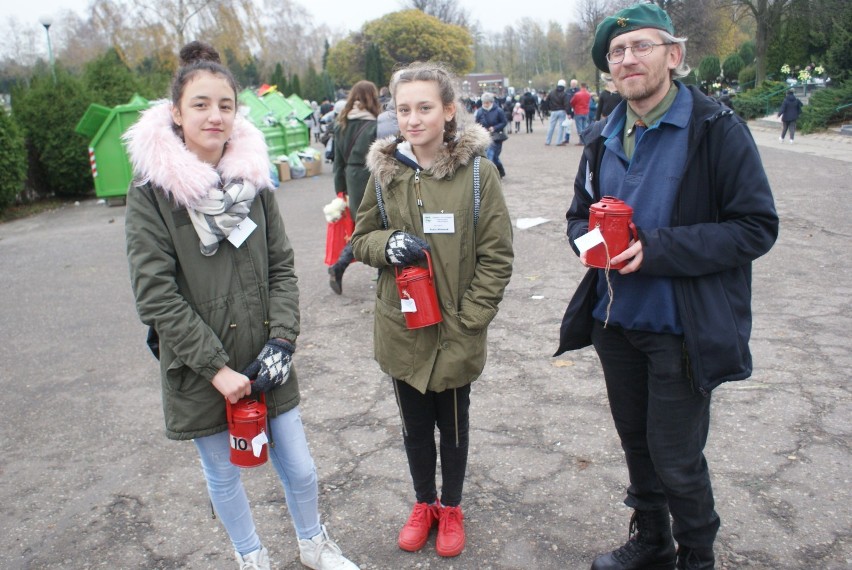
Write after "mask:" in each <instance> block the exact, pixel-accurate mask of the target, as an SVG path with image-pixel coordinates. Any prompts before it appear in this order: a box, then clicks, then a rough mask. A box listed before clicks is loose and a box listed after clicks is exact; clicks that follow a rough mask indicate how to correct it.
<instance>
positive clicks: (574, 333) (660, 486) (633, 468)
mask: <svg viewBox="0 0 852 570" xmlns="http://www.w3.org/2000/svg"><path fill="white" fill-rule="evenodd" d="M685 58H686V38H678V37H676V36H675V34H674V26H673V25H672V21H671V19H670V18H669V16H668V14H666V12H665V11H663V10H662V9H660V8H659V7H658V6H657V5H656V4H636V5H634V6H631V7H629V8H626V9H624V10H621V11H620V12H618V13H617V14H615V15H613V16H610V17H608V18H606V19H605V20H604V21H603V22H601V24H600V25H599V26H598V28H597V30H596V33H595V40H594V45H593V47H592V59H593V60H594V62H595V65H596V66H597V67H598V68H599V69H600V70H601V71H603V72H605V73H608V74H609V75H610V76H611V77H612V80H613V82H614V83H615V86H616V88H617V89H618V92H619V93H620V94H621V96H622V97H623V99H624V101H622V102H621V103H619V105H618V106H617V107H616V108H615V109H614V110H613V111H612V113H611V114H610V115H609V116H608V117H607V119H606V120H603V121H598V122H596V123H594V124H593V125H592V126H591V127H589V129H588V130H587V131H586V132H585V133H584V142H585V147H584V149H583V157H582V159H581V161H580V166H579V169H578V172H577V176H576V178H575V181H574V199H573V201H572V203H571V207H570V209H569V210H568V213H567V218H568V237H569V239H570V243H571V246H572V248H574V250H575V252H576V253H577V254H578V255H579V256H580V261H581V262H582V263H583V264H584V265H586V266H587V267H589V271H588V272H587V273H586V276H585V277H584V278H583V280H582V281H581V283H580V285H579V286H578V288H577V291H576V293H575V294H574V297H573V298H572V299H571V301H570V303H569V305H568V308H567V310H566V312H565V316H564V318H563V321H562V328H561V331H560V346H559V350H558V351H557V354H561V353H562V352H564V351H566V350H576V349H579V348H582V347H585V346H588V345H590V344H591V345H593V346H594V347H595V351H596V352H597V354H598V357H599V359H600V361H601V365H602V368H603V373H604V380H605V383H606V389H607V396H608V399H609V404H610V411H611V413H612V417H613V420H614V422H615V427H616V430H617V432H618V435H619V438H620V439H621V446H622V449H623V450H624V454H625V459H626V463H627V472H628V476H629V486H628V487H627V497H626V499H625V504H626V505H627V506H628V507H630V508H632V509H633V511H634V512H633V517H632V519H631V524H630V533H631V537H630V540H628V541H627V543H626V544H624V545H623V546H621V547H619V548H617V549H615V550H613V551H612V552H608V553H606V554H603V555H601V556H599V557H597V558H596V559H595V560H594V563H593V564H592V570H636V569H640V568H641V569H649V568H654V569H674V568H677V569H683V570H685V569H691V570H698V569H701V570H704V569H712V568H714V567H715V558H714V554H713V543H714V541H715V539H716V533H717V531H718V529H719V525H720V519H719V516H718V514H717V513H716V510H715V503H714V499H713V489H712V486H711V483H710V474H709V470H708V466H707V461H706V459H705V457H704V445H705V443H706V441H707V436H708V432H709V426H710V396H711V392H712V390H713V389H715V388H716V387H717V386H719V385H720V384H722V383H723V382H728V381H733V380H743V379H745V378H748V377H749V376H750V375H751V372H752V360H751V354H750V352H749V348H748V342H749V336H750V333H751V327H752V318H751V271H752V267H751V266H752V262H753V261H754V260H755V259H757V258H758V257H760V256H761V255H763V254H764V253H766V252H767V251H769V249H770V248H771V247H772V245H773V244H774V242H775V239H776V237H777V235H778V216H777V214H776V212H775V205H774V201H773V198H772V192H771V190H770V188H769V183H768V181H767V179H766V174H765V172H764V170H763V165H762V163H761V161H760V156H759V155H758V152H757V148H756V146H755V144H754V140H753V139H752V137H751V134H750V133H749V130H748V127H747V126H746V125H745V123H744V122H743V121H742V120H741V119H740V118H739V117H737V116H736V115H734V114H733V112H732V111H731V110H730V109H728V108H727V107H725V106H723V105H720V104H719V103H718V102H716V101H715V100H713V99H710V98H709V97H706V96H705V95H703V94H702V93H701V92H700V91H698V90H697V89H695V88H694V87H687V86H685V85H683V84H682V83H680V82H679V81H677V78H679V77H684V76H685V75H687V74H688V73H689V67H688V66H687V65H686V62H685ZM603 196H611V197H614V198H618V199H619V200H622V201H623V202H625V203H626V204H627V205H628V206H630V207H631V208H632V211H633V214H632V221H633V223H634V224H635V226H636V233H635V234H634V235H636V238H637V239H634V240H631V241H630V244H629V245H628V247H627V249H626V250H624V251H623V252H622V251H610V249H609V248H610V245H609V242H608V241H603V240H605V238H606V236H605V235H603V236H601V235H600V234H599V233H598V231H602V232H604V233H606V232H607V231H608V230H607V224H606V223H604V224H603V228H600V227H597V228H594V229H595V230H598V231H594V232H590V231H589V211H590V207H591V206H592V205H593V204H594V203H596V202H598V201H600V200H601V197H603ZM587 233H588V234H589V236H588V237H587V238H586V239H579V238H581V237H584V236H585V235H586V234H587ZM613 244H614V242H613ZM593 247H597V248H605V249H604V258H605V259H607V260H608V262H607V264H606V265H605V267H603V268H599V267H598V266H597V264H596V266H595V267H592V266H590V265H589V264H588V263H587V261H588V260H589V259H593V258H594V257H597V256H592V257H589V256H588V252H589V250H590V249H591V248H593ZM611 267H619V268H620V269H618V270H615V269H611ZM675 541H676V542H677V549H675Z"/></svg>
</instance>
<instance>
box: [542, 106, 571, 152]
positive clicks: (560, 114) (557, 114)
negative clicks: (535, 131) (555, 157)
mask: <svg viewBox="0 0 852 570" xmlns="http://www.w3.org/2000/svg"><path fill="white" fill-rule="evenodd" d="M567 115H568V114H567V113H566V112H565V111H551V112H550V123H548V125H547V138H546V139H545V140H544V142H545V144H550V140H551V139H552V138H553V131H554V130H555V129H556V127H559V135H558V136H557V137H556V142H562V136H563V128H562V121H564V120H565V117H566V116H567Z"/></svg>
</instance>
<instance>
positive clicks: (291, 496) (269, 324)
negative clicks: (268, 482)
mask: <svg viewBox="0 0 852 570" xmlns="http://www.w3.org/2000/svg"><path fill="white" fill-rule="evenodd" d="M125 140H126V142H127V148H128V151H129V154H130V157H131V161H132V163H133V168H134V172H135V175H136V180H135V182H134V183H133V185H132V187H131V188H130V191H129V192H128V194H127V213H126V220H125V233H126V238H127V257H128V261H129V265H130V278H131V285H132V287H133V292H134V294H135V297H136V308H137V311H138V313H139V317H140V319H141V320H142V322H143V323H145V324H146V325H149V326H150V327H151V331H152V332H153V333H155V334H154V335H153V336H154V337H155V339H158V341H157V342H156V343H155V344H154V350H155V354H156V355H157V356H158V358H159V359H160V374H161V385H162V396H163V410H164V413H165V423H166V436H167V437H168V438H170V439H176V440H192V441H193V442H194V444H195V447H196V448H197V450H198V453H199V456H200V458H201V466H202V471H203V472H204V476H205V478H206V480H207V487H208V492H209V494H210V500H211V502H212V504H213V508H214V509H215V511H216V514H217V515H218V517H219V519H220V520H221V521H222V523H223V525H224V527H225V530H226V531H227V533H228V536H229V537H230V539H231V543H232V545H233V548H234V551H235V554H236V559H237V563H238V564H239V567H240V568H261V569H263V568H267V569H268V568H269V567H270V562H269V555H268V551H267V549H266V548H265V547H264V546H263V544H262V543H261V541H260V538H259V536H258V534H257V532H256V529H255V526H254V521H253V519H252V516H251V510H250V505H249V502H248V498H247V496H246V493H245V490H244V488H243V485H242V482H241V480H240V469H239V467H237V466H235V465H232V464H231V463H230V460H229V456H230V442H229V434H228V422H227V419H226V412H225V408H226V405H225V400H226V399H227V400H228V401H230V402H231V403H236V402H237V401H238V400H240V399H241V398H243V397H247V396H250V395H251V394H252V393H253V392H254V393H257V392H262V393H265V396H266V404H267V408H268V424H267V431H268V432H269V440H270V441H274V442H275V445H274V446H272V445H270V446H269V447H268V454H269V457H271V459H272V464H273V466H274V468H275V470H276V471H277V473H278V476H279V479H280V480H281V484H282V486H283V488H284V494H285V497H286V499H287V507H288V511H289V512H290V514H291V516H292V518H293V525H294V527H295V529H296V534H297V535H298V538H299V541H298V542H299V554H300V559H301V561H302V564H304V565H305V566H307V567H308V568H313V569H316V570H330V569H334V570H357V568H358V567H357V566H356V565H355V564H353V563H352V562H350V561H349V560H347V559H346V558H345V557H344V556H343V555H342V553H341V551H340V548H339V547H338V546H337V545H336V544H335V543H334V542H333V541H332V540H331V539H330V538H329V536H328V533H327V531H326V529H325V526H324V525H322V524H321V521H320V517H319V509H318V492H317V476H316V469H315V467H314V463H313V459H312V458H311V455H310V451H309V450H308V445H307V440H306V438H305V433H304V429H303V426H302V421H301V417H300V415H299V408H298V404H299V385H298V378H297V375H296V369H295V367H294V366H293V364H292V355H293V352H294V351H295V349H296V338H297V337H298V335H299V290H298V287H297V279H296V274H295V270H294V265H293V249H292V247H291V246H290V242H289V240H288V238H287V234H286V232H285V231H284V222H283V220H282V218H281V214H280V212H279V210H278V205H277V203H276V201H275V197H274V196H273V194H272V193H271V191H270V190H271V188H272V182H271V180H270V178H269V173H270V164H269V159H268V157H267V148H266V143H265V141H264V138H263V135H262V134H261V133H260V131H259V130H258V129H257V128H255V127H254V126H253V125H251V124H250V123H249V122H248V121H246V120H245V119H244V118H243V117H242V116H241V115H240V114H239V113H238V112H237V86H236V82H235V81H234V78H233V76H232V75H231V73H230V72H229V71H228V70H227V68H225V67H224V66H223V65H222V64H221V63H220V62H219V55H218V53H217V52H216V50H215V49H213V48H212V47H211V46H209V45H207V44H203V43H200V42H192V43H190V44H188V45H187V46H185V47H184V48H183V49H182V50H181V67H180V69H178V71H177V73H176V74H175V78H174V81H173V85H172V97H171V102H161V103H159V104H156V105H154V106H153V107H152V108H150V109H148V110H147V111H145V112H144V113H143V114H142V116H141V117H140V119H139V121H138V122H137V123H136V124H135V125H134V126H133V127H131V128H130V129H129V130H128V132H127V134H126V136H125ZM252 380H253V382H252Z"/></svg>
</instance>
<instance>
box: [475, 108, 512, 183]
mask: <svg viewBox="0 0 852 570" xmlns="http://www.w3.org/2000/svg"><path fill="white" fill-rule="evenodd" d="M475 117H476V122H477V123H479V124H480V125H482V126H483V127H484V128H485V130H486V131H488V132H489V133H490V134H491V146H490V147H488V155H487V156H488V160H490V161H491V162H493V163H494V166H496V167H497V171H498V172H499V173H500V176H501V177H504V176H506V169H505V168H503V163H502V162H501V161H500V153H502V152H503V140H502V139H505V138H506V137H505V136H503V137H501V136H500V135H501V134H503V129H505V128H506V125H508V124H509V122H508V121H507V120H506V115H504V114H503V110H502V109H500V107H498V106H497V105H495V104H494V94H493V93H489V92H487V91H486V92H485V93H483V94H482V107H481V108H480V109H479V110H478V111H477V112H476V115H475Z"/></svg>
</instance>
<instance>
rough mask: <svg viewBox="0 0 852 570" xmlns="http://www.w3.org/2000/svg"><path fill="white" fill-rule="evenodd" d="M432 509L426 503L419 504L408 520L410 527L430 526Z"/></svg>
mask: <svg viewBox="0 0 852 570" xmlns="http://www.w3.org/2000/svg"><path fill="white" fill-rule="evenodd" d="M430 508H431V507H430V506H429V505H427V504H426V503H417V504H416V505H415V506H414V510H413V511H412V512H411V516H410V517H409V518H408V526H413V527H419V526H421V525H428V524H429V516H430V513H429V509H430Z"/></svg>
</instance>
